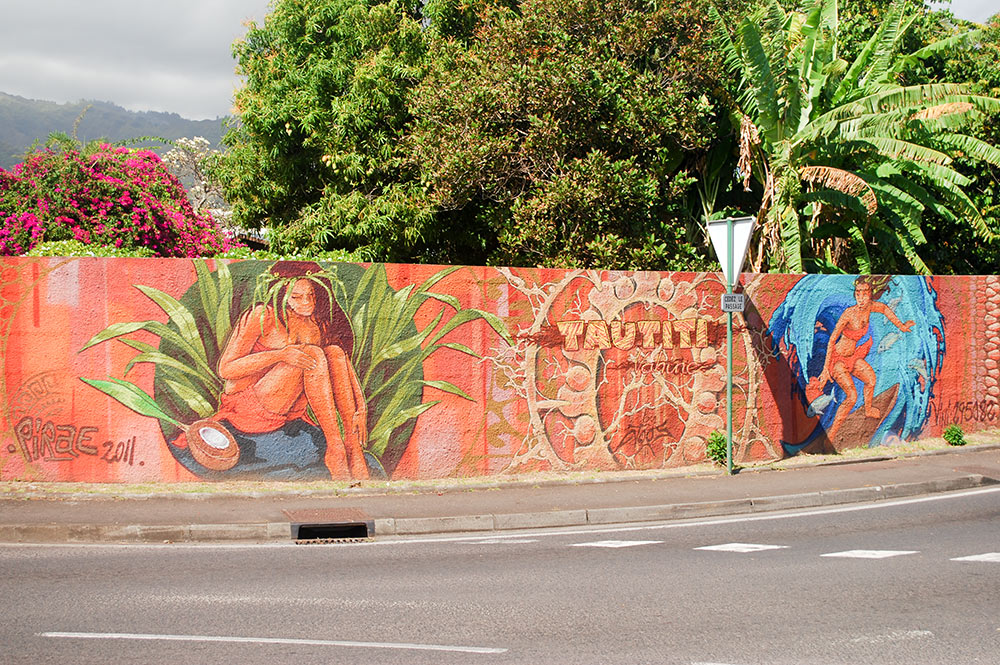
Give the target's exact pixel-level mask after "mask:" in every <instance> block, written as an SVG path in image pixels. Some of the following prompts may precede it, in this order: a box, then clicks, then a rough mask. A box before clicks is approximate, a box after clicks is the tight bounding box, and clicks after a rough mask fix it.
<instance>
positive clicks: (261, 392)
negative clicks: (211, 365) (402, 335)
mask: <svg viewBox="0 0 1000 665" xmlns="http://www.w3.org/2000/svg"><path fill="white" fill-rule="evenodd" d="M262 277H264V278H265V279H266V280H267V281H266V283H265V286H266V289H265V290H264V297H263V298H261V297H258V298H257V300H258V302H257V303H256V304H255V305H254V306H252V307H251V308H250V309H248V310H247V311H246V312H244V313H243V315H242V316H241V317H240V319H239V322H238V323H237V325H236V326H235V327H234V329H233V332H232V334H231V335H230V338H229V340H228V341H227V343H226V346H225V348H224V349H223V351H222V355H221V357H220V359H219V376H220V377H221V378H222V379H224V380H225V382H226V384H225V389H224V391H223V393H222V395H221V396H220V407H219V412H218V414H217V415H216V419H217V420H227V421H228V422H229V423H231V424H232V425H233V426H234V427H236V428H237V429H239V430H242V431H243V432H249V433H261V432H273V431H275V430H278V429H279V428H281V427H282V426H283V425H285V424H286V423H288V422H290V421H293V420H297V419H302V420H307V421H313V420H314V421H315V424H316V425H318V426H319V428H320V429H321V430H322V433H323V437H324V438H325V440H326V451H325V454H324V461H325V464H326V467H327V469H328V470H329V472H330V476H331V478H334V479H345V478H358V479H363V478H368V477H369V474H368V467H367V464H366V462H365V455H364V448H365V445H366V443H367V438H368V429H367V408H366V405H365V398H364V394H363V392H362V390H361V385H360V383H359V381H358V377H357V375H356V373H355V370H354V367H353V366H352V364H351V361H350V357H349V353H350V350H351V348H352V346H353V334H352V332H351V328H350V325H349V323H348V321H347V316H346V315H345V314H344V312H343V310H342V309H341V308H340V306H339V305H338V304H337V302H336V300H335V299H334V297H333V292H332V289H331V287H330V284H329V281H328V280H327V279H326V278H325V277H324V276H323V273H322V269H321V268H320V267H319V266H318V265H316V264H312V263H300V262H281V263H276V264H275V265H274V267H273V268H272V269H271V271H270V272H269V273H267V274H266V275H265V276H262ZM261 301H262V302H261ZM338 417H339V418H338ZM338 419H339V422H338ZM341 423H342V424H343V434H342V433H341Z"/></svg>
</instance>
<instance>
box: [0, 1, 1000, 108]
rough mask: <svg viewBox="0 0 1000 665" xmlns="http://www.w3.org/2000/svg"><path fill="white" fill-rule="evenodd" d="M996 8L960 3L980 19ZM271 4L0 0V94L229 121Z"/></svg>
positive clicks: (956, 7)
mask: <svg viewBox="0 0 1000 665" xmlns="http://www.w3.org/2000/svg"><path fill="white" fill-rule="evenodd" d="M997 2H998V0H953V2H952V4H951V9H952V11H953V12H954V13H955V14H956V15H957V16H959V17H961V18H967V19H971V20H974V21H983V20H985V19H986V18H987V17H988V16H990V15H991V14H992V13H993V12H995V11H996V10H997ZM270 4H271V3H270V0H0V92H6V93H9V94H13V95H19V96H21V97H27V98H29V99H44V100H50V101H56V102H60V103H64V102H75V101H78V100H81V99H90V100H99V101H110V102H114V103H116V104H118V105H119V106H124V107H125V108H128V109H132V110H138V111H170V112H173V113H178V114H180V115H182V116H184V117H185V118H190V119H192V120H202V119H205V118H216V117H219V116H223V115H227V114H229V113H230V109H231V107H232V98H233V91H234V90H235V89H236V87H237V86H238V85H239V80H238V78H237V76H236V75H235V73H234V68H235V62H234V60H233V58H232V55H231V52H230V46H231V44H232V43H233V40H235V39H236V38H238V37H241V36H243V35H244V34H245V33H246V22H247V21H248V20H251V19H252V20H255V21H257V22H258V23H260V22H262V21H263V19H264V16H265V15H266V14H267V12H268V8H269V7H270Z"/></svg>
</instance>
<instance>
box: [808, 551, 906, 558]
mask: <svg viewBox="0 0 1000 665" xmlns="http://www.w3.org/2000/svg"><path fill="white" fill-rule="evenodd" d="M916 553H917V550H847V551H846V552H831V553H830V554H820V556H829V557H842V558H845V559H888V558H889V557H893V556H902V555H904V554H916Z"/></svg>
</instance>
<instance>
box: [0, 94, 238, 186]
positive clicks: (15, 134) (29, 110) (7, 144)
mask: <svg viewBox="0 0 1000 665" xmlns="http://www.w3.org/2000/svg"><path fill="white" fill-rule="evenodd" d="M88 107H89V108H88ZM84 109H86V113H85V114H84V115H83V119H82V120H81V121H80V125H79V127H77V131H76V135H77V138H79V139H80V140H81V141H84V142H86V141H90V140H93V139H99V138H106V139H109V140H111V141H121V140H123V139H131V138H136V137H139V136H158V137H161V138H165V139H179V138H182V137H185V136H187V137H194V136H202V137H204V138H206V139H208V140H209V141H210V142H211V143H212V145H213V147H218V145H219V141H220V139H221V137H222V135H223V133H224V132H225V130H224V127H223V123H224V121H225V118H217V119H215V120H187V119H186V118H182V117H181V116H179V115H177V114H176V113H161V112H157V111H128V110H126V109H124V108H122V107H120V106H116V105H115V104H112V103H111V102H98V101H79V102H75V103H69V104H58V103H56V102H47V101H42V100H36V99H25V98H24V97H17V96H15V95H8V94H7V93H4V92H0V167H3V168H8V169H9V168H10V167H11V166H13V165H14V164H17V163H19V162H21V161H22V157H23V155H24V153H25V151H26V150H28V149H29V148H30V147H31V146H32V144H34V143H35V142H36V141H37V142H38V143H44V142H45V140H46V139H47V138H48V136H49V134H51V133H53V132H65V133H67V134H71V133H72V131H73V124H74V123H75V122H76V120H77V118H79V117H80V114H81V113H83V112H84Z"/></svg>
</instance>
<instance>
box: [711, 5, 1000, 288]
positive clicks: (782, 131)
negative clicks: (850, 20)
mask: <svg viewBox="0 0 1000 665" xmlns="http://www.w3.org/2000/svg"><path fill="white" fill-rule="evenodd" d="M713 16H714V18H715V20H716V23H717V30H716V35H717V39H718V41H717V43H718V45H719V48H720V49H721V50H722V51H723V53H724V55H725V58H726V63H727V66H728V68H729V70H730V72H731V73H732V74H734V78H735V80H736V81H738V85H737V86H736V87H735V88H732V89H730V90H729V95H728V103H729V105H730V108H731V110H732V111H733V115H734V120H735V122H734V124H735V125H738V126H739V127H740V162H739V169H740V172H741V173H742V174H743V175H744V177H745V178H746V181H745V182H746V184H747V185H749V184H750V178H751V176H752V178H753V179H754V180H756V182H757V186H758V187H760V188H761V190H760V196H761V204H760V209H759V212H758V220H759V222H760V223H761V226H762V229H761V245H760V246H759V248H758V251H757V254H756V257H755V258H756V262H757V265H761V264H762V262H764V261H766V265H768V266H769V267H770V268H771V269H777V270H791V271H796V272H798V271H802V270H803V269H811V270H845V269H846V270H852V271H854V270H856V271H859V272H870V271H872V270H876V271H886V272H897V271H904V270H914V271H916V272H929V268H928V266H927V264H926V263H925V262H924V260H923V259H922V258H921V256H920V255H919V254H918V252H917V247H918V246H919V245H922V244H924V243H925V242H926V237H925V235H924V233H923V230H922V228H921V223H922V220H923V218H924V216H925V213H927V214H931V213H933V214H934V215H937V216H938V217H940V218H941V219H944V220H947V222H948V223H949V224H951V225H954V226H962V225H965V226H967V227H968V228H970V229H971V230H972V231H973V232H974V233H975V234H976V235H978V236H980V237H984V238H992V237H995V233H994V231H993V229H992V228H991V225H990V223H989V222H988V221H987V220H986V219H985V218H984V217H983V214H982V212H981V211H980V209H979V208H978V207H977V206H976V204H975V203H974V202H973V201H972V200H971V199H970V198H969V194H968V192H967V188H969V186H970V185H971V184H972V180H971V179H970V178H969V177H967V176H965V175H963V174H962V173H961V172H959V171H958V170H957V169H956V166H957V165H956V160H957V159H959V158H964V159H971V160H976V161H979V162H986V163H989V164H993V165H998V164H1000V151H998V150H997V149H996V148H995V147H994V146H993V145H991V144H990V143H988V142H986V141H983V140H981V139H979V138H976V137H975V136H973V135H971V134H970V133H966V132H965V131H964V130H965V129H966V128H967V127H968V125H969V123H970V122H971V121H972V120H973V119H975V118H976V117H979V116H980V115H981V114H982V113H984V112H985V113H996V112H997V111H998V110H1000V100H997V99H995V98H992V97H988V96H983V95H977V94H974V90H972V89H971V88H970V87H969V86H967V85H961V84H956V83H948V82H934V83H909V84H908V83H907V82H906V81H905V79H904V76H903V74H904V71H906V70H907V68H909V67H912V66H913V65H914V63H918V62H920V61H922V60H925V59H927V58H929V57H931V56H934V55H936V54H940V53H942V52H946V51H947V50H949V49H951V48H953V47H955V46H956V45H958V44H962V43H963V42H966V41H968V40H969V39H970V37H971V35H970V34H969V33H960V34H955V35H951V36H949V37H947V38H945V39H940V40H936V41H933V42H931V43H930V44H928V45H926V46H924V47H922V48H920V49H918V50H917V51H915V52H910V53H906V54H901V53H900V48H901V45H902V44H903V40H904V38H905V36H906V35H907V33H908V30H909V28H910V27H911V25H912V24H913V22H914V20H915V16H914V14H913V12H912V10H911V9H909V8H908V7H906V6H905V5H903V4H901V3H897V4H893V5H892V6H891V8H890V9H889V11H888V12H886V14H885V15H884V16H883V17H882V21H881V23H880V24H879V25H878V27H877V29H876V30H875V32H874V33H873V34H872V36H871V37H870V39H869V40H868V41H867V42H866V43H865V44H864V45H863V47H862V48H861V49H860V50H859V51H858V55H857V57H856V58H854V59H853V61H851V62H848V61H846V60H844V59H843V58H842V48H841V43H840V30H839V14H838V5H837V2H836V0H825V1H824V0H818V1H817V2H815V3H813V4H811V5H808V6H807V7H806V10H805V11H804V12H802V13H797V12H786V11H785V10H784V9H782V8H781V6H780V5H779V4H778V3H777V2H775V1H773V0H772V2H770V3H769V4H767V5H766V6H764V7H763V8H761V9H759V10H758V11H756V12H754V13H753V14H751V15H749V16H747V17H745V18H744V19H743V20H741V21H739V23H738V24H736V25H733V24H732V21H728V22H727V21H724V20H723V19H722V18H721V17H720V16H719V14H718V12H713Z"/></svg>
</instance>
